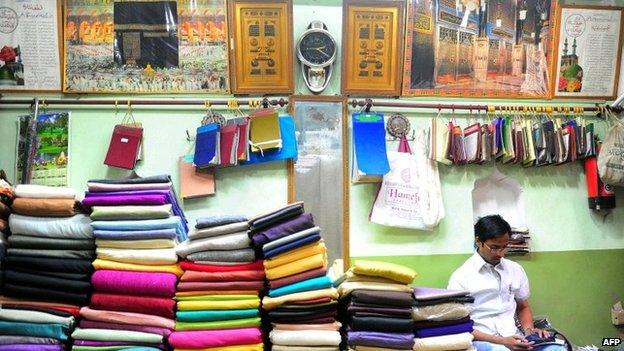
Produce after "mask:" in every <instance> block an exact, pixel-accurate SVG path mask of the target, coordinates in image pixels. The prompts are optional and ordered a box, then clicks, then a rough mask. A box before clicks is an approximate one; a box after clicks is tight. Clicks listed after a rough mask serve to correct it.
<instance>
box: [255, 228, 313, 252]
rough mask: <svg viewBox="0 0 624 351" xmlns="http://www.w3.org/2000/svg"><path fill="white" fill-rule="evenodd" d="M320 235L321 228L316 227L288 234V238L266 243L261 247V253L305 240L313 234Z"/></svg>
mask: <svg viewBox="0 0 624 351" xmlns="http://www.w3.org/2000/svg"><path fill="white" fill-rule="evenodd" d="M320 233H321V228H320V227H318V226H316V227H312V228H308V229H306V230H302V231H300V232H297V233H294V234H290V235H288V236H285V237H283V238H279V239H277V240H274V241H271V242H268V243H266V244H264V245H262V251H263V252H267V251H269V250H272V249H275V248H277V247H279V246H282V245H285V244H288V243H290V242H293V241H296V240H299V239H302V238H305V237H306V236H310V235H314V234H320Z"/></svg>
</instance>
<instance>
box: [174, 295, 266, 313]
mask: <svg viewBox="0 0 624 351" xmlns="http://www.w3.org/2000/svg"><path fill="white" fill-rule="evenodd" d="M258 307H260V299H259V298H256V299H249V300H229V301H178V310H179V311H199V310H238V309H248V308H258Z"/></svg>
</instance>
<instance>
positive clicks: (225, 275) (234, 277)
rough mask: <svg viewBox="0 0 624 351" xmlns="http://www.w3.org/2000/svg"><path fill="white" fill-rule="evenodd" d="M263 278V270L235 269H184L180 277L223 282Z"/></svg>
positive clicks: (185, 279)
mask: <svg viewBox="0 0 624 351" xmlns="http://www.w3.org/2000/svg"><path fill="white" fill-rule="evenodd" d="M262 279H264V271H236V272H201V271H185V272H184V274H182V277H181V278H180V280H181V281H183V282H223V281H249V280H262Z"/></svg>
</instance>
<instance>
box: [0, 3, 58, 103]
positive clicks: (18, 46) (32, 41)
mask: <svg viewBox="0 0 624 351" xmlns="http://www.w3.org/2000/svg"><path fill="white" fill-rule="evenodd" d="M62 14H63V12H62V11H61V3H60V1H57V0H22V1H19V0H7V1H6V2H3V4H2V6H0V21H1V22H2V30H0V90H2V91H5V92H22V93H26V92H31V93H36V92H60V91H61V89H62V74H63V71H62V67H63V57H62V43H63V42H62V30H61V29H62ZM54 33H56V34H54ZM50 35H52V37H53V38H54V39H55V40H50Z"/></svg>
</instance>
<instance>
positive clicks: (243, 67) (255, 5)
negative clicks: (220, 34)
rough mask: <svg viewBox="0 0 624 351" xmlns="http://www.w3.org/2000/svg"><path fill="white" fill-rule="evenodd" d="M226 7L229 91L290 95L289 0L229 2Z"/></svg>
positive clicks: (290, 42) (290, 33) (290, 3)
mask: <svg viewBox="0 0 624 351" xmlns="http://www.w3.org/2000/svg"><path fill="white" fill-rule="evenodd" d="M229 4H230V5H229V16H230V23H231V31H230V39H231V42H232V43H233V45H232V47H231V48H230V49H231V51H232V52H231V55H230V63H231V67H232V91H233V92H234V93H242V94H250V93H261V94H264V93H291V92H292V91H293V87H294V83H293V34H292V33H293V24H292V2H291V0H274V1H271V0H232V1H229Z"/></svg>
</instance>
